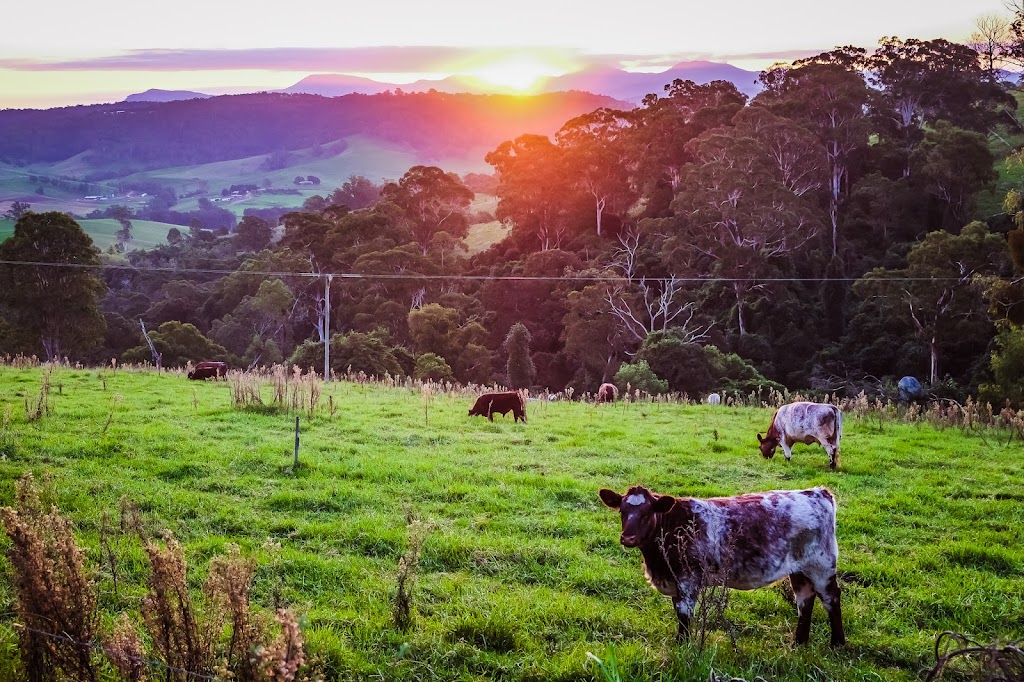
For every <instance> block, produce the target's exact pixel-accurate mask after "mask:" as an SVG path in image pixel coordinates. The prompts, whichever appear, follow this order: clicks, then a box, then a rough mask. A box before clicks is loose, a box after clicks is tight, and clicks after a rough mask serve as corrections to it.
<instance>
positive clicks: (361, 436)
mask: <svg viewBox="0 0 1024 682" xmlns="http://www.w3.org/2000/svg"><path fill="white" fill-rule="evenodd" d="M40 375H41V371H40V370H38V369H33V370H21V369H12V368H9V367H4V368H0V410H3V408H4V407H5V405H6V404H11V405H12V406H13V407H12V411H13V420H12V423H11V425H10V427H9V429H8V431H7V432H6V433H4V434H3V440H0V450H2V456H0V479H2V480H0V503H2V504H4V505H8V504H11V502H12V497H13V482H14V480H15V479H16V478H17V477H19V476H20V475H21V474H23V473H24V472H26V471H31V472H33V473H34V474H35V475H36V477H37V480H44V477H47V476H48V477H51V481H50V484H49V485H51V486H52V490H53V493H52V494H53V496H54V499H55V501H56V502H57V504H58V505H59V506H60V507H61V508H62V509H63V510H64V511H65V512H66V513H68V514H69V515H70V516H71V517H72V518H73V519H74V520H75V522H76V524H77V528H78V533H79V537H80V538H81V539H82V540H83V541H84V543H85V544H86V545H87V547H88V551H89V555H90V563H91V564H92V565H93V566H96V567H99V566H101V562H100V561H99V551H98V547H97V537H98V527H99V523H100V517H101V514H102V513H103V512H105V511H106V512H111V513H112V514H115V515H116V512H117V508H118V500H119V498H121V497H122V496H127V497H129V498H131V499H133V500H136V501H137V502H138V504H139V505H140V507H141V509H142V511H143V513H144V515H145V519H146V523H147V525H148V526H149V527H150V528H151V529H159V528H168V529H171V530H172V531H173V532H174V534H175V535H176V536H177V537H178V538H179V539H181V540H182V541H183V543H184V545H185V547H186V551H187V553H188V558H189V562H190V566H191V567H192V569H193V571H195V572H194V573H193V580H192V584H193V585H194V586H195V587H196V588H197V589H198V587H199V585H200V584H201V578H202V575H201V574H202V573H203V572H204V571H205V567H206V565H207V563H208V560H209V559H210V557H211V556H213V555H215V554H219V553H222V552H223V551H224V549H225V545H226V544H227V543H229V542H233V543H237V544H239V545H240V546H241V547H242V551H243V553H244V554H247V555H250V556H253V557H255V558H256V560H257V561H258V568H257V572H256V578H255V590H254V594H255V598H256V600H257V601H258V602H259V603H260V604H261V605H262V606H264V607H270V606H272V605H273V604H274V600H275V599H278V598H279V599H281V600H283V601H284V602H286V603H288V604H291V605H292V606H293V607H294V608H295V609H296V610H297V611H298V612H299V613H300V614H303V618H304V620H303V623H304V629H305V634H306V636H307V638H308V641H309V645H310V648H311V650H312V651H313V652H314V653H315V654H316V655H317V656H318V657H319V658H320V661H321V664H322V665H323V666H324V668H325V670H326V672H327V679H343V680H350V679H375V680H421V679H432V680H433V679H437V680H485V679H486V680H490V679H506V680H537V681H539V680H578V679H600V673H599V671H598V670H597V668H596V666H595V665H594V664H593V663H588V661H587V657H586V653H587V652H588V651H590V652H594V653H595V654H597V655H598V656H601V657H602V658H603V657H606V656H607V654H608V652H609V647H610V646H611V645H614V648H615V655H616V658H617V659H618V661H619V665H620V669H621V670H622V679H624V680H659V681H666V680H704V679H707V677H708V671H709V669H710V668H712V667H713V668H714V669H715V670H716V671H718V672H719V673H720V674H722V673H725V674H728V675H736V676H740V677H744V678H746V679H753V678H754V677H755V676H757V675H761V676H763V677H764V678H766V679H768V680H773V681H778V680H807V679H815V680H843V681H851V680H878V679H885V680H916V679H920V674H919V673H920V670H921V669H922V668H924V667H925V666H926V665H927V664H928V663H929V662H930V660H931V650H932V644H933V641H934V638H935V635H936V634H937V633H939V632H941V631H943V630H946V629H955V630H961V631H964V632H966V633H968V634H969V635H972V636H975V637H977V638H979V639H983V640H988V639H992V638H995V637H997V636H1004V637H1006V636H1011V635H1013V636H1016V637H1020V636H1021V635H1022V633H1024V539H1022V536H1021V533H1022V530H1021V529H1022V528H1024V504H1022V502H1024V447H1021V445H1020V443H1019V442H1016V441H1015V442H1013V443H1010V444H1008V443H1007V438H1006V436H1007V434H1005V433H1003V434H996V433H994V432H989V433H987V434H986V435H984V436H982V435H979V434H978V433H963V432H961V431H960V430H958V429H947V430H944V431H939V430H937V429H935V428H933V427H931V426H928V425H907V424H892V423H884V424H882V425H881V427H880V425H879V422H878V421H877V419H860V418H855V417H853V416H852V415H849V416H848V417H847V419H846V423H845V427H846V434H845V436H844V438H843V454H842V460H841V466H840V468H839V470H838V471H836V472H830V471H829V470H828V465H827V460H826V457H825V455H824V453H823V452H822V451H821V449H820V448H817V447H814V448H812V447H806V446H797V448H796V450H795V452H794V455H793V461H792V463H790V464H788V465H787V464H786V462H785V461H784V460H783V459H782V458H781V457H776V458H775V459H774V460H772V461H765V460H763V459H762V458H761V457H760V456H759V455H758V454H757V450H756V447H755V446H756V440H755V432H756V431H758V430H761V431H762V432H763V430H764V429H765V427H767V425H768V420H769V417H770V412H769V411H768V410H765V409H748V408H725V407H706V406H680V405H650V404H642V405H641V404H636V405H631V406H629V408H628V409H624V408H623V406H622V405H621V404H618V405H616V406H614V407H609V406H602V407H595V406H592V405H588V404H581V403H551V404H538V403H534V402H531V403H530V404H529V406H528V414H529V423H527V424H525V425H524V424H515V423H513V421H512V420H511V419H501V418H497V419H496V420H495V422H494V423H493V424H492V423H489V422H488V421H487V420H485V419H481V418H473V419H469V418H467V417H466V410H467V409H468V407H467V404H468V402H469V400H467V399H465V398H458V399H454V398H449V397H446V396H435V397H434V399H433V402H432V404H431V407H430V411H429V425H427V426H425V425H424V406H423V402H422V398H421V396H420V394H419V392H418V391H410V390H403V389H394V388H381V387H374V386H360V385H356V384H348V383H341V384H331V385H329V386H327V387H325V394H324V396H323V399H322V401H321V406H322V408H321V409H320V410H318V412H317V413H316V414H315V415H314V416H313V418H312V420H309V419H307V418H306V417H305V416H303V417H302V429H303V435H302V450H301V455H300V457H301V460H302V461H303V463H304V464H303V465H302V466H300V467H299V468H298V469H297V470H293V468H292V466H291V449H292V429H293V424H294V420H293V418H292V417H291V416H289V415H286V414H282V413H278V412H275V411H273V410H269V409H263V410H252V411H236V410H234V409H232V407H231V402H230V391H229V388H228V386H227V385H226V384H224V383H208V382H207V383H189V382H187V381H186V380H185V378H184V377H183V376H180V375H158V374H155V373H142V372H138V373H135V372H128V371H124V370H120V371H117V372H111V371H110V370H109V369H108V370H104V371H102V372H98V371H96V370H92V371H85V370H71V369H57V370H55V372H54V375H53V386H54V388H53V392H52V394H51V395H52V406H53V413H52V414H51V415H50V416H45V417H43V418H42V419H41V420H40V421H38V422H33V423H28V422H26V418H25V415H24V409H23V404H24V402H25V399H26V397H30V398H31V397H33V396H35V395H36V393H37V392H38V387H39V383H40ZM118 395H119V396H123V401H121V402H116V400H115V396H118ZM328 396H331V397H332V399H333V402H334V404H335V405H336V406H338V410H337V412H336V413H335V414H334V415H333V417H331V416H330V415H329V414H328V411H327V409H326V404H327V398H328ZM112 405H113V406H114V407H113V418H112V420H111V423H110V426H109V429H107V430H106V432H104V424H105V423H106V422H107V419H108V416H109V415H110V411H111V406H112ZM637 482H642V483H644V484H646V485H648V486H650V487H652V488H653V489H654V490H656V491H662V492H672V493H675V494H677V495H685V494H689V495H695V496H710V495H728V494H733V493H738V492H744V491H755V490H768V489H774V488H787V489H796V488H803V487H807V486H815V485H827V486H829V487H830V488H831V489H832V490H833V491H834V492H835V493H836V496H837V498H838V500H839V514H838V517H839V544H840V575H841V577H842V584H843V588H844V595H843V600H844V601H843V613H844V616H845V623H846V630H847V636H848V638H849V644H848V646H846V647H845V648H841V649H837V650H834V651H833V650H831V649H830V648H829V647H828V644H827V637H828V634H827V619H826V616H825V613H824V611H823V610H822V609H821V607H820V605H816V607H815V612H814V621H813V626H812V630H811V644H810V645H809V646H807V647H805V648H794V647H793V646H792V644H791V642H792V635H793V630H794V628H795V625H796V613H795V610H794V608H793V607H792V606H791V605H790V604H789V603H788V602H787V601H786V599H785V596H784V592H783V589H782V588H781V586H776V587H772V588H765V589H762V590H758V591H754V592H746V593H739V592H736V593H733V597H732V601H731V603H730V605H729V609H728V613H727V616H728V619H729V620H730V621H731V623H732V625H733V634H734V635H735V641H734V643H733V642H731V641H730V637H729V636H728V635H726V634H725V633H722V632H716V633H714V634H713V636H712V640H711V644H710V645H709V648H707V649H705V650H704V652H703V653H698V652H697V650H696V649H695V648H693V647H691V646H679V645H677V644H676V643H675V641H674V635H675V621H674V618H673V615H672V610H671V606H670V603H669V601H668V600H667V599H665V598H663V597H661V596H659V595H657V594H655V593H654V592H653V591H652V590H651V589H650V588H649V587H648V586H647V584H646V582H645V581H644V578H643V575H642V571H641V569H640V558H639V556H638V555H637V554H636V553H635V552H633V551H630V552H627V551H625V550H624V549H623V548H622V547H620V545H619V543H618V534H619V525H618V518H617V516H616V515H615V514H614V513H613V512H611V511H609V510H607V509H605V508H604V507H603V506H602V505H601V503H600V501H599V500H598V497H597V490H598V489H599V488H601V487H612V488H615V489H616V490H620V491H621V490H624V489H625V488H626V487H627V486H628V485H630V484H633V483H637ZM407 511H409V512H411V513H413V514H415V515H416V516H417V517H419V518H421V519H424V520H428V521H430V522H431V523H432V524H433V530H432V531H431V533H430V535H429V536H428V538H427V540H426V544H425V546H424V550H423V556H422V560H421V565H420V569H421V573H420V577H419V582H418V585H417V588H416V593H415V599H414V611H415V622H414V625H413V627H412V629H411V631H409V632H408V633H402V632H399V631H398V630H396V629H395V628H394V626H393V625H392V620H391V601H390V600H391V597H392V594H393V590H394V587H395V574H396V565H397V563H398V559H399V557H400V556H401V555H402V553H403V550H404V546H405V541H406V515H407ZM115 518H116V516H115ZM8 546H9V545H8V543H7V540H6V538H4V539H3V541H2V549H4V550H6V548H7V547H8ZM124 547H125V549H124V551H125V554H124V556H122V559H121V565H122V566H123V567H124V570H125V572H126V573H125V575H122V577H121V579H122V582H121V589H120V591H119V592H118V593H116V594H115V592H114V591H113V589H112V588H111V584H110V579H109V575H107V574H105V573H104V572H103V571H102V570H100V569H98V568H97V580H98V585H99V589H100V605H101V608H102V609H103V611H104V615H105V622H106V623H107V624H108V626H109V624H110V622H111V619H112V618H113V616H114V615H115V614H117V613H118V612H120V611H122V610H128V611H132V612H137V609H138V600H139V597H140V595H141V594H142V588H141V582H142V580H143V576H144V571H145V562H144V561H143V560H142V555H141V552H140V550H139V549H138V547H137V546H132V545H131V544H130V543H126V544H125V546H124ZM2 565H3V570H2V572H0V575H2V576H3V577H2V579H0V613H2V614H3V615H2V616H0V657H4V658H6V659H7V660H6V661H0V668H3V669H9V668H7V665H9V661H10V657H12V656H13V655H14V652H15V644H14V642H15V637H16V635H15V634H14V630H13V628H12V622H13V621H12V618H13V615H12V614H13V607H12V600H13V595H12V588H11V584H10V579H9V578H10V573H9V568H8V567H7V565H6V562H3V563H2ZM125 583H127V584H128V585H129V587H128V588H126V587H125Z"/></svg>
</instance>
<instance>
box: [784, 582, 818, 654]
mask: <svg viewBox="0 0 1024 682" xmlns="http://www.w3.org/2000/svg"><path fill="white" fill-rule="evenodd" d="M789 583H790V585H792V586H793V597H794V598H795V599H796V612H797V623H796V643H797V644H806V643H807V640H808V639H810V637H811V612H812V611H813V610H814V584H813V583H812V582H811V579H810V578H808V577H807V576H806V575H804V574H803V573H790V575H789Z"/></svg>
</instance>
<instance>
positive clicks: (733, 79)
mask: <svg viewBox="0 0 1024 682" xmlns="http://www.w3.org/2000/svg"><path fill="white" fill-rule="evenodd" d="M757 76H758V72H757V71H746V70H744V69H741V68H739V67H736V66H733V65H731V64H721V63H718V62H707V61H694V62H681V63H679V64H676V65H675V66H673V67H672V68H670V69H668V70H667V71H663V72H661V73H635V72H630V71H623V70H622V69H615V68H603V69H587V70H584V71H578V72H576V73H569V74H566V75H564V76H558V77H555V78H549V79H547V80H546V81H545V82H544V83H543V84H542V85H541V91H542V92H570V91H578V92H589V93H592V94H595V95H606V96H608V97H612V98H614V99H616V100H619V101H620V102H625V103H629V104H633V105H636V104H639V103H640V100H642V99H643V98H644V96H645V95H647V94H650V93H655V94H658V95H663V94H664V93H665V86H666V85H668V84H670V83H671V82H672V81H674V80H676V79H677V78H678V79H681V80H691V81H693V82H695V83H697V84H700V85H703V84H705V83H710V82H711V81H714V80H724V81H729V82H730V83H732V84H733V85H735V86H736V89H737V90H739V91H740V92H742V93H744V94H746V95H748V96H750V97H753V96H754V95H756V94H757V93H758V92H760V91H761V86H760V84H759V83H758V82H757ZM396 89H401V90H402V91H404V92H427V91H429V90H437V91H438V92H449V93H457V92H468V93H475V94H484V93H487V92H493V91H494V88H493V87H488V86H487V85H486V84H484V83H481V82H479V81H472V80H469V79H466V78H460V77H458V76H449V77H448V78H445V79H443V80H419V81H416V82H414V83H407V84H404V85H395V84H393V83H382V82H380V81H375V80H371V79H369V78H361V77H359V76H350V75H348V74H343V73H319V74H313V75H310V76H306V77H305V78H303V79H302V80H300V81H299V82H298V83H295V84H294V85H292V86H290V87H287V88H284V89H283V90H279V91H278V92H287V93H304V94H308V95H322V96H324V97H338V96H341V95H350V94H362V95H375V94H378V93H381V92H386V91H388V90H392V91H393V90H396Z"/></svg>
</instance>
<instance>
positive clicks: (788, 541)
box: [599, 486, 846, 646]
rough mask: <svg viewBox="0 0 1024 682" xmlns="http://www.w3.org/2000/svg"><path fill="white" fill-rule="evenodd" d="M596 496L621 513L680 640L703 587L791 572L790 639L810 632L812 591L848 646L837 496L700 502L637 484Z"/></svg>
mask: <svg viewBox="0 0 1024 682" xmlns="http://www.w3.org/2000/svg"><path fill="white" fill-rule="evenodd" d="M599 494H600V496H601V500H602V501H603V502H604V503H605V504H606V505H607V506H609V507H611V508H612V509H618V510H619V512H620V514H621V516H622V536H621V537H620V538H619V541H620V542H621V543H622V544H623V545H624V546H625V547H636V548H638V549H639V550H640V553H641V554H642V555H643V559H644V567H645V569H646V571H647V580H648V581H649V582H650V583H651V585H652V586H653V587H654V588H655V589H656V590H658V592H661V593H662V594H664V595H666V596H668V597H671V598H672V603H673V604H674V606H675V611H676V616H677V618H678V621H679V637H680V639H686V638H688V637H689V634H690V617H691V616H692V615H693V611H694V607H695V605H696V603H697V597H698V595H699V594H700V591H701V589H702V588H704V587H710V586H715V585H717V586H722V585H724V586H725V587H729V588H733V589H738V590H752V589H755V588H758V587H764V586H765V585H769V584H771V583H773V582H775V581H777V580H780V579H782V578H784V577H786V576H789V580H790V583H791V584H792V586H793V593H794V595H795V597H796V606H797V612H798V614H799V619H798V622H797V626H796V643H797V644H804V643H805V642H807V640H808V638H809V637H810V632H811V608H812V607H813V605H814V597H815V596H818V597H820V598H821V602H822V604H824V606H825V610H826V611H828V615H829V623H830V625H831V628H832V645H833V646H836V645H840V644H845V643H846V636H845V634H844V633H843V619H842V614H841V611H840V606H839V600H840V592H839V583H838V582H837V581H836V562H837V560H838V557H839V545H838V543H837V542H836V501H835V498H834V497H833V496H832V493H831V492H830V491H829V490H828V489H827V488H812V489H810V490H774V491H771V492H765V493H750V494H748V495H738V496H736V497H712V498H709V499H706V500H700V499H696V498H688V497H682V498H678V499H677V498H675V497H672V496H671V495H658V494H656V493H653V492H651V491H649V490H647V489H646V488H642V487H639V486H637V487H633V488H630V489H629V490H628V491H627V492H626V494H625V495H620V494H618V493H617V492H615V491H613V490H607V489H604V490H601V491H600V493H599Z"/></svg>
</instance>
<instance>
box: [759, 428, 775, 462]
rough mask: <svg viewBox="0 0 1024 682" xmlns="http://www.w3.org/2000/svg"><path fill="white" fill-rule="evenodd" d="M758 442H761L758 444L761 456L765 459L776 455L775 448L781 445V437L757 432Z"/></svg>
mask: <svg viewBox="0 0 1024 682" xmlns="http://www.w3.org/2000/svg"><path fill="white" fill-rule="evenodd" d="M757 442H758V443H760V445H759V446H758V447H759V448H760V449H761V456H762V457H764V458H765V459H771V458H772V457H774V456H775V448H777V447H779V439H778V438H775V437H773V436H765V437H763V438H762V437H761V434H760V433H759V434H757Z"/></svg>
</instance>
